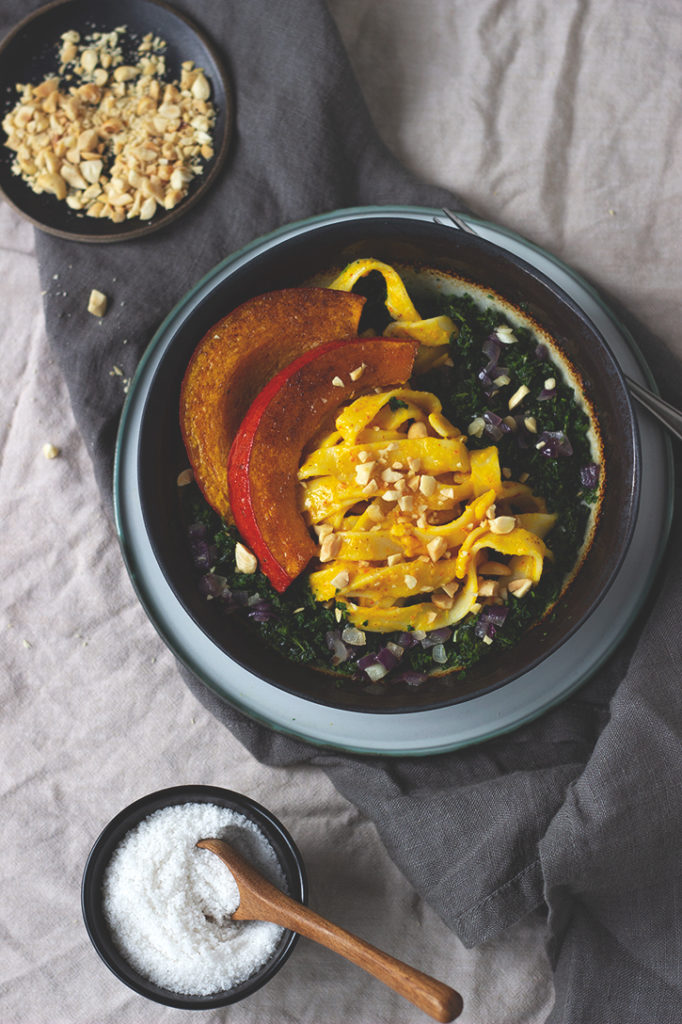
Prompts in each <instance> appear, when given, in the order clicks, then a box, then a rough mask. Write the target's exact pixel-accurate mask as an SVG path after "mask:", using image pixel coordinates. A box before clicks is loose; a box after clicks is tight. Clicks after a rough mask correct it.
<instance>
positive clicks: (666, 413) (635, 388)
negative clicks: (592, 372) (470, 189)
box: [434, 206, 682, 441]
mask: <svg viewBox="0 0 682 1024" xmlns="http://www.w3.org/2000/svg"><path fill="white" fill-rule="evenodd" d="M442 210H443V213H444V214H445V216H446V217H447V218H448V220H449V221H450V222H451V223H452V224H454V226H455V227H456V228H458V229H459V230H460V231H466V232H467V233H468V234H470V235H478V231H476V229H475V228H473V227H472V226H471V224H468V223H467V221H465V220H463V218H462V217H460V216H459V215H458V214H456V213H455V212H454V211H453V210H448V209H446V207H444V206H443V207H442ZM434 220H435V221H436V222H437V223H442V221H439V220H438V218H437V217H434ZM625 381H626V383H627V386H628V390H629V392H630V394H631V395H632V397H633V398H634V399H635V400H636V401H637V402H639V404H640V405H641V406H642V408H644V409H646V410H647V412H649V413H651V415H652V416H654V417H655V418H656V419H657V420H658V421H659V423H662V424H663V426H664V427H667V428H668V430H669V431H670V433H671V434H674V435H675V437H677V438H679V439H680V440H681V441H682V412H680V410H679V409H676V408H675V406H673V405H670V403H669V402H666V401H664V400H663V399H662V398H661V397H660V396H659V395H656V394H654V392H653V391H650V390H649V389H648V388H645V387H643V385H642V384H638V383H637V381H636V380H633V379H632V378H631V377H628V376H627V375H625Z"/></svg>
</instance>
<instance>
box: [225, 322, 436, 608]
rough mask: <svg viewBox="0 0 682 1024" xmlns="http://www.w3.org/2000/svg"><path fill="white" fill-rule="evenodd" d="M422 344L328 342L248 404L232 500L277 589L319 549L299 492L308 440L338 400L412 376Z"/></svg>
mask: <svg viewBox="0 0 682 1024" xmlns="http://www.w3.org/2000/svg"><path fill="white" fill-rule="evenodd" d="M417 349H418V343H417V342H416V341H413V340H410V339H397V338H396V339H393V338H391V339H389V338H369V339H360V338H357V339H354V340H336V341H330V342H328V343H326V344H324V345H321V346H319V347H318V348H316V349H313V350H312V351H310V352H306V353H305V354H304V355H302V356H299V357H298V358H297V359H295V360H294V361H293V362H292V363H290V364H289V366H287V367H285V368H284V369H283V370H281V371H280V372H279V373H278V374H276V376H274V377H273V378H272V379H271V380H270V381H269V383H268V384H266V386H265V387H264V388H263V390H262V391H261V392H260V394H259V395H258V396H257V398H256V399H255V400H254V402H253V403H252V405H251V407H250V408H249V410H248V412H247V414H246V416H245V417H244V420H243V422H242V424H241V426H240V428H239V430H238V432H237V435H236V437H235V440H234V442H233V444H232V447H231V449H230V456H229V463H228V480H229V496H230V504H231V507H232V512H233V515H234V520H235V523H236V525H237V529H238V530H239V532H240V534H241V535H242V537H243V538H244V540H245V541H246V543H247V544H249V545H250V547H251V549H252V551H253V553H254V554H255V555H256V557H257V558H258V560H259V563H260V567H261V569H262V570H263V572H264V573H265V574H266V575H267V576H268V578H269V579H270V581H271V583H272V585H273V586H274V587H275V589H276V590H278V591H280V592H282V591H284V590H286V588H287V587H288V586H289V584H290V583H292V581H293V580H294V579H296V577H297V576H298V575H299V574H300V573H301V572H302V571H303V569H305V567H306V565H307V564H308V562H309V561H310V560H311V558H313V556H314V555H315V553H316V551H317V548H316V545H315V542H314V540H313V538H312V537H311V535H310V532H309V530H308V527H307V525H306V522H305V520H304V518H303V515H302V513H301V501H300V496H299V493H298V492H299V488H300V485H299V483H298V478H297V472H298V466H299V463H300V461H301V456H302V453H303V449H304V447H305V445H306V444H307V443H308V442H309V441H310V439H311V438H312V437H313V436H314V435H315V433H316V432H317V431H318V430H319V429H320V427H321V426H322V424H323V423H324V422H325V421H326V420H330V421H332V422H333V416H334V413H335V412H336V410H337V409H338V408H339V407H340V406H341V405H343V404H345V403H346V402H351V401H353V399H354V398H356V397H357V395H359V394H361V393H363V392H369V391H371V390H373V389H374V388H377V387H393V386H395V385H396V384H401V383H404V382H405V381H407V380H409V378H410V375H411V373H412V368H413V365H414V359H415V356H416V353H417Z"/></svg>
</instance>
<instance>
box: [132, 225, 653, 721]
mask: <svg viewBox="0 0 682 1024" xmlns="http://www.w3.org/2000/svg"><path fill="white" fill-rule="evenodd" d="M360 223H362V224H363V225H367V224H369V225H370V226H371V227H374V228H375V229H376V230H377V231H378V232H380V231H381V230H382V228H384V227H386V230H387V231H388V230H389V228H388V225H389V224H390V225H391V226H394V225H395V223H396V218H395V217H392V218H391V219H390V221H389V220H387V218H386V217H385V216H383V215H382V212H381V211H378V212H374V213H373V214H372V215H366V214H365V215H364V216H363V217H362V218H361V221H359V222H358V226H359V224H360ZM354 225H355V222H354V220H353V218H352V217H351V218H349V219H347V220H345V221H344V222H343V227H344V229H347V228H348V227H349V226H354ZM329 226H330V225H329V222H328V221H327V220H324V221H323V222H322V224H319V223H316V222H313V223H312V224H307V225H306V224H305V223H304V224H303V230H301V231H300V232H299V233H297V234H296V235H295V236H294V237H293V238H291V237H289V236H286V237H284V238H281V237H279V238H276V239H275V241H274V243H273V244H272V245H270V246H268V247H267V250H266V252H267V258H268V259H272V258H273V254H274V258H275V259H276V258H277V253H278V251H279V250H280V248H282V247H284V248H285V249H286V248H287V247H288V246H290V244H291V242H292V241H293V242H296V243H299V244H300V242H301V241H303V243H304V244H305V242H306V240H308V239H314V238H315V236H316V235H317V234H318V233H319V231H320V228H322V229H323V230H324V229H327V228H328V227H329ZM332 227H333V226H332ZM438 228H440V229H444V230H447V231H453V230H456V229H453V228H451V227H449V226H446V225H440V224H439V225H438ZM415 230H417V231H420V230H421V231H424V232H426V231H429V230H430V231H434V226H433V225H431V224H424V223H421V224H419V225H417V227H416V229H415ZM464 237H465V244H466V245H468V246H471V247H472V248H473V250H474V251H476V250H478V251H479V252H483V253H484V254H488V255H491V254H492V255H502V257H503V258H504V261H505V262H506V263H508V264H512V265H513V266H514V267H515V268H516V270H517V271H518V272H520V273H521V274H523V275H524V276H525V277H528V278H529V279H534V280H536V281H538V282H539V283H540V285H541V286H542V288H543V289H544V290H545V291H546V292H547V293H549V294H550V295H551V296H552V297H553V299H556V300H557V301H559V302H560V303H562V305H563V306H565V307H566V308H567V309H569V310H570V311H571V312H572V313H573V315H574V316H576V317H577V318H578V319H579V320H580V321H581V322H582V323H583V324H584V325H585V326H586V329H587V330H588V331H589V332H590V333H591V335H592V336H594V337H595V338H596V339H597V341H598V342H599V345H600V347H601V349H602V350H603V352H604V354H605V358H606V361H607V362H609V363H610V368H611V372H612V373H613V374H614V376H615V377H616V379H617V381H618V382H619V384H620V391H621V398H622V401H623V403H624V405H625V406H626V408H627V411H628V417H627V423H626V424H625V427H626V432H627V436H628V443H629V444H630V445H631V450H632V474H631V477H630V478H629V479H628V491H629V493H628V499H629V500H628V504H629V509H630V516H629V522H628V524H627V530H626V532H625V533H626V535H625V538H624V540H623V542H622V545H621V548H620V550H619V552H618V558H617V559H615V560H613V561H612V562H611V563H610V565H609V572H608V575H607V576H606V578H605V579H603V580H602V586H601V588H600V591H599V593H598V594H596V595H594V597H593V598H592V599H591V600H590V601H589V603H587V604H586V606H585V607H584V608H582V609H581V613H580V614H579V615H577V616H576V617H575V618H574V619H573V620H572V622H571V624H570V626H569V628H568V629H567V630H565V631H564V632H563V633H562V635H561V636H558V637H556V638H554V640H553V641H552V642H551V643H549V644H546V645H545V644H543V645H542V646H541V647H540V646H538V649H537V651H536V653H535V655H534V656H533V657H532V658H528V659H526V660H525V661H524V662H523V664H520V663H515V664H514V665H513V667H512V669H511V670H510V671H509V672H507V673H506V674H505V675H504V676H503V677H501V678H495V679H493V680H492V681H491V682H489V683H486V682H485V681H484V682H483V684H482V685H480V686H478V687H477V688H476V689H475V690H474V691H473V692H469V691H467V692H464V693H461V694H458V695H454V696H453V695H451V694H448V693H447V692H446V693H444V694H443V695H438V694H436V695H434V699H432V700H431V699H426V700H424V702H423V703H421V704H419V705H415V706H413V705H410V710H412V711H414V712H423V711H431V710H434V709H436V708H440V707H447V706H451V705H453V704H458V703H462V702H465V701H468V700H471V699H473V698H475V697H477V696H480V695H482V694H485V693H488V692H491V691H493V690H496V689H499V688H500V687H502V686H506V685H508V684H509V683H511V682H513V680H514V679H516V678H518V677H519V676H520V675H522V674H523V673H525V672H527V671H529V670H531V669H533V668H535V667H536V666H538V665H539V664H541V663H542V662H543V661H544V660H545V659H546V658H547V657H548V655H549V654H551V653H552V652H553V651H555V650H556V649H558V647H560V646H563V644H564V643H566V642H567V641H568V640H569V639H570V637H571V636H572V635H573V634H574V633H575V632H576V631H577V630H578V629H579V628H580V626H581V625H582V624H583V622H584V621H585V620H586V619H587V618H588V617H589V616H590V615H591V614H592V613H593V611H594V609H595V608H596V607H597V605H598V604H599V603H600V602H601V600H602V599H603V597H604V596H605V594H606V593H607V592H608V589H609V587H610V586H611V584H612V583H613V581H614V579H615V578H616V575H617V573H618V570H619V568H620V566H621V564H622V561H623V559H624V557H625V554H626V551H627V548H628V545H629V543H630V540H631V538H632V533H633V530H634V525H635V522H636V518H637V506H638V502H639V486H640V476H641V474H640V457H641V456H640V447H639V437H638V428H637V420H636V417H635V414H634V408H633V405H632V401H631V399H630V396H629V393H628V390H627V387H626V385H625V380H624V375H623V373H622V371H621V369H620V367H619V365H618V362H617V360H616V358H615V356H614V354H613V353H612V351H611V349H610V347H609V345H608V343H607V341H606V339H605V338H604V337H603V335H602V333H601V331H600V330H599V329H598V328H597V327H596V325H595V324H594V323H593V322H592V320H591V319H590V318H589V317H588V316H587V314H586V313H585V312H584V311H583V310H581V309H580V307H579V306H578V305H577V303H576V302H574V300H573V299H572V298H571V297H570V296H569V295H568V294H567V293H565V292H564V290H563V289H562V288H561V287H560V286H558V285H557V284H556V283H555V282H553V281H552V280H551V279H549V278H548V277H547V276H546V275H545V274H543V273H542V272H541V271H539V270H537V269H536V268H535V267H533V266H531V265H530V264H528V263H527V262H526V261H525V260H524V259H522V258H521V257H518V256H516V255H514V254H510V253H508V252H506V251H504V250H502V249H501V247H500V246H498V245H496V244H495V243H493V242H490V241H487V240H486V239H483V238H481V237H480V236H477V235H469V234H467V235H466V236H464ZM461 238H462V236H461V235H460V239H461ZM258 241H259V240H256V242H255V243H252V245H251V246H250V247H247V252H248V251H251V252H252V250H253V248H254V246H256V245H257V243H258ZM236 255H238V254H235V257H236ZM247 262H248V260H247ZM230 264H234V265H233V266H232V269H230ZM424 266H427V267H428V262H425V263H424ZM222 267H225V268H226V272H225V273H224V274H219V271H220V269H221V268H222ZM240 269H241V265H240V264H239V263H238V262H235V261H233V260H232V259H231V258H230V257H228V258H227V260H226V261H223V262H222V263H221V264H218V265H217V266H216V267H215V268H214V270H213V271H212V272H210V273H209V275H208V277H209V280H213V281H215V278H216V277H219V282H218V284H219V286H223V285H224V284H225V282H227V281H229V280H230V278H231V277H232V276H233V274H234V273H237V272H238V271H239V270H240ZM202 280H206V279H202ZM200 284H201V282H200ZM479 284H480V282H479ZM214 287H215V286H214ZM213 290H214V289H209V290H208V292H207V293H206V295H204V296H202V298H201V299H200V300H199V301H197V302H196V303H193V302H192V301H191V299H190V296H191V295H192V293H188V296H186V297H185V298H186V300H187V301H186V303H185V309H186V310H187V314H188V315H191V314H194V313H195V312H196V311H197V309H200V308H201V305H202V302H203V301H204V300H205V299H206V298H207V297H210V295H211V294H212V292H213ZM179 326H181V325H179ZM541 326H542V325H541ZM174 337H175V336H174ZM174 337H173V338H172V339H171V340H170V341H169V343H168V344H167V346H166V348H165V350H164V354H163V356H162V358H161V360H160V362H159V366H158V367H157V372H159V371H160V370H161V369H162V367H163V363H164V360H165V359H167V358H169V356H170V353H171V352H172V349H173V347H174ZM569 362H570V360H569ZM152 393H153V381H152V386H150V389H149V391H148V393H147V395H146V396H145V401H144V407H143V411H142V421H143V427H142V430H144V421H145V414H146V411H147V408H148V405H149V403H150V401H151V399H152ZM141 445H142V438H141V439H140V445H139V448H138V458H140V457H141V454H142V453H141ZM141 478H143V477H141ZM142 504H143V516H144V518H145V527H146V528H147V534H148V537H149V540H150V543H151V545H152V548H153V550H154V554H155V557H156V559H157V562H158V564H159V566H160V568H161V570H162V572H163V574H164V576H165V578H166V581H167V583H168V585H169V586H170V587H171V589H172V590H173V591H174V593H175V595H176V597H177V599H178V600H179V601H180V602H181V604H182V605H183V607H184V608H185V611H186V613H187V614H188V615H189V616H190V617H191V618H192V619H193V620H194V622H195V623H196V624H197V625H198V626H199V628H200V629H201V630H202V632H203V633H204V635H205V636H206V640H207V642H209V643H211V644H213V645H215V646H217V647H218V648H219V649H221V650H223V651H224V652H225V653H226V654H227V655H228V656H229V657H230V658H232V659H233V660H234V661H235V662H236V663H238V664H239V665H241V666H242V667H243V668H245V669H246V670H247V671H249V672H251V673H253V674H254V675H256V676H258V677H259V678H261V679H263V680H264V681H265V682H266V683H268V684H269V685H272V686H275V687H277V688H279V689H281V690H284V691H287V692H294V693H298V692H299V691H297V690H296V689H295V688H294V689H293V690H292V686H291V685H288V684H287V682H286V680H284V681H283V680H280V679H278V678H277V677H276V675H275V673H274V672H273V673H272V674H268V673H267V670H263V671H261V670H260V668H259V666H254V665H253V664H251V663H250V662H249V660H248V658H245V657H242V656H241V655H240V652H239V651H234V650H232V649H230V647H229V645H224V644H222V643H220V641H219V639H216V637H215V636H213V635H211V633H210V632H208V631H207V630H206V629H205V626H204V624H203V623H202V621H201V620H200V619H199V618H198V617H197V615H196V614H195V613H194V610H193V609H192V608H191V607H190V606H188V604H187V603H186V601H185V600H184V598H183V595H182V593H180V592H179V591H178V589H177V587H176V586H175V583H174V580H173V579H172V578H171V576H170V575H169V573H168V571H167V566H166V562H165V559H164V558H162V557H161V554H160V551H159V546H158V540H157V538H156V536H155V534H154V532H153V531H152V530H150V529H149V528H148V525H149V524H148V518H147V516H148V510H147V507H146V503H145V502H144V501H143V502H142ZM588 558H589V555H588ZM577 576H579V572H578V573H577V574H576V578H577ZM571 586H572V583H569V585H568V587H567V588H565V590H564V591H563V592H562V598H563V597H565V595H566V594H568V593H569V591H570V588H571ZM304 669H305V670H306V672H313V671H315V670H314V669H311V668H310V667H309V666H304ZM461 678H462V682H463V683H464V682H465V677H464V676H462V677H461ZM299 695H302V696H304V699H306V700H309V701H311V702H313V703H317V704H318V705H320V706H321V707H327V708H331V709H344V710H349V711H355V712H366V713H369V714H375V715H390V714H396V713H400V712H401V711H403V710H405V709H404V707H403V706H401V705H398V706H396V705H389V706H382V705H381V703H378V704H376V705H374V706H371V705H370V706H367V704H366V703H363V702H362V697H361V696H359V697H358V698H356V700H357V703H353V697H352V696H350V697H346V696H344V697H343V699H339V698H336V699H335V693H334V690H333V688H332V687H331V686H327V687H321V692H320V694H319V695H318V694H317V693H315V692H312V693H308V692H306V693H305V695H303V694H302V693H301V694H299ZM387 704H388V702H387Z"/></svg>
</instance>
